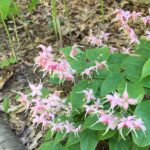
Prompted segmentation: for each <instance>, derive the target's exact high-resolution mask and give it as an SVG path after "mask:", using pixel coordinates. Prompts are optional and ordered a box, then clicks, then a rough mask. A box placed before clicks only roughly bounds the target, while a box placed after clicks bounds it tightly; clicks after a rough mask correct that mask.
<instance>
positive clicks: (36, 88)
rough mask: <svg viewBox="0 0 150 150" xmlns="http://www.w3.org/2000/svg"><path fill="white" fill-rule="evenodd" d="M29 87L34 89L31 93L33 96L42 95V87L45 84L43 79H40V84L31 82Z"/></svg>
mask: <svg viewBox="0 0 150 150" xmlns="http://www.w3.org/2000/svg"><path fill="white" fill-rule="evenodd" d="M28 82H29V81H28ZM29 87H30V89H31V90H32V93H31V95H32V96H33V97H34V96H41V95H42V92H41V90H42V88H43V84H42V83H41V81H40V83H39V84H38V85H35V84H32V83H30V82H29Z"/></svg>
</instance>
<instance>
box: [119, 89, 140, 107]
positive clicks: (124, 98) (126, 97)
mask: <svg viewBox="0 0 150 150" xmlns="http://www.w3.org/2000/svg"><path fill="white" fill-rule="evenodd" d="M121 101H122V107H123V108H124V109H125V110H127V109H128V107H129V105H135V104H136V103H137V100H136V99H133V98H130V97H129V94H128V91H127V88H126V89H125V91H124V92H123V95H122V97H121Z"/></svg>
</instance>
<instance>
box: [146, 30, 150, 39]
mask: <svg viewBox="0 0 150 150" xmlns="http://www.w3.org/2000/svg"><path fill="white" fill-rule="evenodd" d="M146 35H147V39H149V40H150V31H146Z"/></svg>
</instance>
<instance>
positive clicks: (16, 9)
mask: <svg viewBox="0 0 150 150" xmlns="http://www.w3.org/2000/svg"><path fill="white" fill-rule="evenodd" d="M11 15H13V16H14V15H21V14H20V10H19V5H18V6H17V4H16V3H15V2H13V3H12V4H11V6H10V8H9V13H8V16H11Z"/></svg>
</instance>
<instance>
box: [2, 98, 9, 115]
mask: <svg viewBox="0 0 150 150" xmlns="http://www.w3.org/2000/svg"><path fill="white" fill-rule="evenodd" d="M8 108H9V97H7V96H5V97H4V99H3V111H4V112H5V113H7V112H8Z"/></svg>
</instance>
